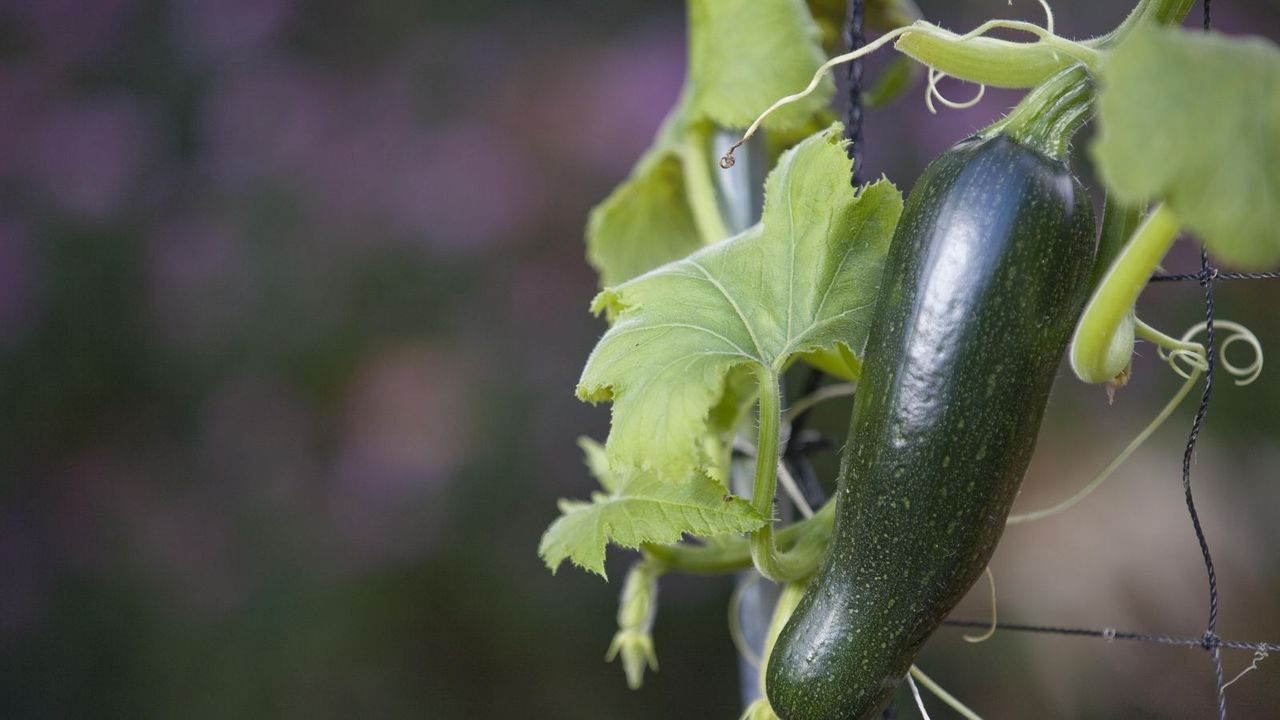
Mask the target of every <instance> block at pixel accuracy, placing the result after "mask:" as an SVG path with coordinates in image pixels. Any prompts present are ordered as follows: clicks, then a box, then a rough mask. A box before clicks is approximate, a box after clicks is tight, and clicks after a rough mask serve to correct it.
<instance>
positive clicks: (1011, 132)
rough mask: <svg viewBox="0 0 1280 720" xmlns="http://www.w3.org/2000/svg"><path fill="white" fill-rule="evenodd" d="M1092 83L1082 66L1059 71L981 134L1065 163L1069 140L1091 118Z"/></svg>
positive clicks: (1087, 72)
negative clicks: (1005, 137) (1006, 138)
mask: <svg viewBox="0 0 1280 720" xmlns="http://www.w3.org/2000/svg"><path fill="white" fill-rule="evenodd" d="M1093 95H1094V88H1093V82H1092V80H1091V79H1090V77H1089V71H1088V69H1087V68H1086V67H1085V66H1084V65H1073V66H1072V67H1069V68H1066V69H1064V70H1060V71H1059V72H1058V73H1057V74H1055V75H1054V76H1053V77H1051V78H1049V79H1048V80H1046V81H1045V82H1044V83H1043V84H1041V85H1039V86H1038V87H1036V88H1035V89H1034V90H1032V91H1031V92H1029V93H1027V95H1026V97H1024V98H1023V99H1022V101H1021V102H1019V103H1018V105H1017V107H1015V108H1014V109H1013V110H1012V111H1010V113H1009V114H1008V115H1006V116H1005V117H1004V118H1002V119H1001V120H999V121H997V122H996V123H994V124H992V125H991V126H989V127H988V128H987V129H986V130H984V131H983V132H982V134H983V135H986V136H990V135H994V134H996V133H1005V134H1006V135H1008V136H1009V137H1011V138H1013V139H1014V140H1016V141H1018V142H1020V143H1022V144H1023V145H1028V146H1030V147H1033V148H1035V149H1037V150H1039V151H1040V152H1041V153H1043V154H1045V155H1047V156H1049V157H1051V158H1053V159H1055V160H1059V161H1065V160H1066V155H1067V151H1068V149H1069V148H1070V144H1071V138H1072V136H1074V135H1075V133H1076V130H1078V129H1080V126H1081V125H1083V124H1084V123H1085V121H1087V120H1088V119H1089V117H1090V116H1091V115H1092V114H1093Z"/></svg>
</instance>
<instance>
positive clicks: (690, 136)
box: [680, 123, 729, 245]
mask: <svg viewBox="0 0 1280 720" xmlns="http://www.w3.org/2000/svg"><path fill="white" fill-rule="evenodd" d="M711 133H712V127H711V125H710V124H708V123H699V124H697V125H695V126H694V127H691V128H689V132H688V133H687V134H686V137H685V140H684V142H683V143H681V145H680V161H681V165H682V166H683V167H684V184H685V194H686V196H687V197H688V200H689V208H690V210H691V211H692V212H693V223H694V225H696V226H697V228H698V234H699V235H701V236H702V244H703V245H710V244H711V243H716V242H720V241H721V240H723V239H725V238H726V237H728V236H729V231H728V230H727V229H725V224H724V218H723V217H721V216H720V207H719V206H718V205H717V204H716V191H715V186H714V185H713V184H712V181H711V165H710V162H709V160H708V148H709V147H710V146H711Z"/></svg>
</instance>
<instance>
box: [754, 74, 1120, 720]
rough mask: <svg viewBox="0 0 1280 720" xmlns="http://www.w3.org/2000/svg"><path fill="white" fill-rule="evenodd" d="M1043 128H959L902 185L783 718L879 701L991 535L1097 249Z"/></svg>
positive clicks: (946, 608) (985, 552) (775, 667)
mask: <svg viewBox="0 0 1280 720" xmlns="http://www.w3.org/2000/svg"><path fill="white" fill-rule="evenodd" d="M1077 99H1078V98H1077ZM1077 109H1079V108H1077ZM1011 117H1012V116H1011ZM1073 122H1074V124H1073V125H1072V126H1071V127H1070V130H1074V127H1076V126H1078V124H1079V118H1074V119H1073ZM1042 129H1043V126H1042ZM1053 131H1054V132H1063V128H1061V127H1059V128H1058V129H1056V130H1053ZM1053 139H1054V140H1055V142H1053V143H1050V144H1049V145H1043V144H1036V143H1030V144H1026V143H1023V142H1019V141H1017V140H1014V139H1011V137H1010V134H1007V133H1006V132H1005V131H1003V130H1001V131H997V132H994V133H992V134H989V135H983V136H978V137H975V138H972V139H970V140H967V141H964V142H961V143H960V144H958V145H956V146H955V147H953V148H952V149H951V150H949V151H947V152H946V153H944V154H943V155H942V156H941V157H939V158H938V159H936V160H935V161H934V162H933V163H932V164H931V165H929V167H928V168H927V169H926V170H925V172H924V174H923V175H922V177H921V178H920V180H919V181H918V182H917V184H916V186H915V188H914V189H913V190H912V192H911V195H910V197H909V198H908V199H907V203H906V206H905V208H904V210H903V213H902V219H901V220H900V223H899V225H898V228H897V231H896V232H895V234H894V238H893V243H892V245H891V247H890V250H889V255H888V257H887V259H886V264H885V269H884V275H883V277H882V280H881V290H880V294H879V297H878V300H877V304H876V309H875V314H874V316H873V319H872V329H871V334H870V337H869V339H868V342H867V347H866V351H865V355H864V365H863V371H862V378H861V380H860V383H859V388H858V395H857V398H856V400H855V403H854V411H853V421H852V426H851V428H850V435H849V442H848V445H847V446H846V449H845V455H844V457H843V461H842V466H841V471H840V478H839V489H838V493H837V497H836V501H837V502H838V503H839V504H838V507H837V510H836V513H837V515H836V525H835V529H834V533H833V537H832V541H831V546H830V549H829V551H828V554H827V556H826V558H825V560H824V562H823V564H822V566H821V567H820V568H819V570H818V572H817V573H816V574H815V576H814V577H813V579H812V580H811V582H810V584H809V588H808V590H807V591H806V593H805V596H804V599H803V600H802V601H801V603H800V605H799V607H798V608H797V609H796V611H795V613H794V615H793V616H792V617H791V619H790V621H789V622H788V623H787V625H786V627H785V628H784V630H783V631H782V634H781V636H780V637H779V639H778V642H777V645H776V646H775V647H774V650H773V655H772V657H771V658H770V661H769V666H768V670H767V675H766V685H767V691H768V695H769V701H770V703H771V704H772V706H773V708H774V710H775V711H776V712H777V714H778V715H779V716H780V717H782V718H783V719H784V720H828V719H830V720H846V719H852V718H858V719H861V718H871V717H873V716H875V715H876V713H877V712H878V711H879V710H880V709H881V708H882V707H883V706H884V705H885V704H886V703H888V701H889V699H890V698H891V697H892V696H893V694H894V692H895V689H896V688H897V687H898V685H899V683H900V682H901V681H902V679H903V677H904V676H905V675H906V673H907V671H908V670H909V669H910V666H911V663H912V660H913V658H914V657H915V655H916V653H917V651H918V650H919V649H920V647H921V646H922V645H923V644H924V642H925V640H926V639H927V638H928V637H929V635H930V634H931V633H932V632H933V631H934V630H935V629H936V628H937V626H938V625H939V623H940V622H941V621H942V620H943V619H944V618H945V617H946V616H947V614H948V613H949V612H950V611H951V609H952V608H953V607H954V606H955V604H956V603H957V602H959V600H960V598H961V597H963V596H964V594H965V593H966V592H967V591H968V590H969V588H970V587H971V586H972V585H973V583H974V582H975V581H976V580H977V579H978V578H979V577H980V576H981V574H982V572H983V569H984V568H985V567H986V565H987V562H988V560H989V559H990V557H991V554H992V552H993V551H994V550H995V546H996V542H997V541H998V540H999V538H1000V535H1001V532H1002V531H1003V530H1004V526H1005V519H1006V517H1007V516H1008V513H1009V508H1010V505H1011V504H1012V502H1013V498H1014V495H1015V494H1016V492H1017V489H1018V485H1019V483H1020V482H1021V481H1022V476H1023V474H1024V473H1025V471H1026V468H1027V463H1028V461H1029V460H1030V458H1031V452H1032V448H1033V446H1034V444H1035V440H1036V433H1037V431H1038V429H1039V427H1040V419H1041V416H1042V414H1043V413H1044V408H1045V404H1046V402H1047V401H1048V398H1049V389H1050V386H1051V385H1052V383H1053V378H1054V375H1055V372H1056V369H1057V368H1058V364H1059V361H1060V360H1061V358H1062V355H1063V351H1064V350H1065V348H1066V345H1067V341H1068V339H1069V338H1070V336H1071V333H1072V330H1073V328H1074V326H1075V322H1076V320H1077V318H1078V317H1079V314H1080V311H1081V307H1082V305H1083V303H1084V300H1085V292H1086V290H1087V286H1088V279H1089V271H1090V267H1091V264H1092V259H1093V253H1094V237H1095V227H1094V219H1093V211H1092V209H1091V206H1090V204H1089V199H1088V196H1087V195H1086V194H1085V191H1084V189H1083V187H1082V186H1081V185H1080V183H1079V182H1078V181H1077V180H1076V179H1075V178H1073V177H1072V176H1071V174H1070V172H1069V170H1068V168H1067V166H1066V164H1065V163H1064V162H1063V161H1062V160H1061V159H1058V158H1059V157H1061V155H1063V154H1065V147H1066V146H1065V142H1057V140H1061V138H1053ZM1046 150H1049V152H1046ZM1055 150H1056V152H1053V151H1055ZM1054 155H1057V156H1058V157H1053V156H1054Z"/></svg>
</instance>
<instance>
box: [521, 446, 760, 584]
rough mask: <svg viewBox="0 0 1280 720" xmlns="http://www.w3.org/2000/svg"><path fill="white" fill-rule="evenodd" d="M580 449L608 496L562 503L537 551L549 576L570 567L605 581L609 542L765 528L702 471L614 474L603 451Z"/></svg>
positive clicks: (753, 513)
mask: <svg viewBox="0 0 1280 720" xmlns="http://www.w3.org/2000/svg"><path fill="white" fill-rule="evenodd" d="M580 444H581V445H582V449H583V450H584V451H585V452H586V453H587V465H588V467H589V468H590V469H591V471H592V473H593V474H595V475H596V478H597V479H599V481H600V484H601V486H603V487H604V488H605V490H606V492H597V493H595V494H593V495H592V497H591V502H581V501H574V500H561V501H560V512H561V513H562V515H561V516H560V517H559V518H558V519H556V521H555V522H553V523H552V524H551V527H549V528H547V531H546V533H544V534H543V536H542V542H541V543H540V544H539V545H538V554H539V555H541V556H542V559H543V561H545V562H546V563H547V567H549V568H551V571H552V572H555V571H556V569H557V568H558V567H560V564H561V563H562V562H564V561H565V560H569V561H570V562H572V563H573V564H575V565H577V566H579V567H581V568H583V569H586V570H589V571H591V572H594V573H596V574H598V575H600V576H602V577H603V576H605V570H604V549H605V545H606V544H608V543H609V542H613V543H615V544H617V545H621V546H622V547H629V548H638V547H640V546H641V545H643V544H644V543H661V544H667V543H674V542H678V541H679V540H680V538H681V537H683V536H684V535H686V534H689V535H696V536H698V537H712V536H716V535H724V534H729V533H744V532H751V531H752V530H755V529H757V528H759V527H761V526H763V525H764V523H765V519H764V518H763V517H761V515H760V514H759V513H758V512H756V510H755V508H753V507H752V506H751V503H749V502H747V501H746V500H743V499H742V498H739V497H734V496H732V495H729V494H728V491H727V490H726V489H725V487H724V485H722V484H721V483H719V482H717V481H715V480H714V479H712V478H711V477H709V476H707V475H705V474H703V473H701V472H698V471H694V472H691V473H689V474H688V475H686V476H683V477H680V478H675V479H672V478H660V477H658V475H657V474H655V473H654V472H652V471H647V470H644V471H623V472H615V471H612V470H610V469H609V467H608V466H607V464H605V460H604V458H603V452H602V450H601V448H600V446H599V444H597V443H594V442H592V441H590V440H586V439H584V440H582V441H581V442H580Z"/></svg>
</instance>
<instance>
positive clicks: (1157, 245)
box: [1071, 205, 1181, 383]
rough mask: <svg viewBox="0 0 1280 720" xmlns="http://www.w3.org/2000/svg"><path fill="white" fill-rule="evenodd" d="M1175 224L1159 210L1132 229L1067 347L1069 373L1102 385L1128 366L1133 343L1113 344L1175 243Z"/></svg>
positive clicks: (1165, 209) (1169, 213)
mask: <svg viewBox="0 0 1280 720" xmlns="http://www.w3.org/2000/svg"><path fill="white" fill-rule="evenodd" d="M1180 227H1181V222H1180V221H1179V220H1178V217H1177V215H1175V214H1174V212H1173V211H1172V210H1170V209H1169V208H1168V207H1167V206H1165V205H1161V206H1160V207H1158V208H1157V209H1156V210H1155V211H1154V212H1152V213H1151V215H1149V216H1148V217H1147V219H1146V221H1144V222H1143V223H1142V225H1141V226H1140V227H1139V228H1138V230H1137V232H1136V233H1135V234H1134V236H1133V239H1132V240H1131V241H1130V242H1129V244H1128V246H1126V247H1125V249H1124V250H1123V251H1122V252H1121V253H1120V256H1119V257H1117V258H1116V260H1115V262H1114V263H1112V264H1111V268H1110V269H1109V270H1107V273H1106V275H1104V276H1103V278H1102V282H1101V283H1100V284H1099V285H1098V288H1097V289H1096V290H1094V292H1093V297H1091V298H1090V299H1089V302H1088V304H1087V305H1085V308H1084V314H1083V315H1081V317H1080V324H1079V325H1077V326H1076V332H1075V337H1074V338H1072V341H1071V369H1072V370H1074V371H1075V373H1076V376H1077V377H1079V378H1080V379H1081V380H1083V381H1085V382H1088V383H1103V382H1108V381H1110V380H1111V379H1112V378H1114V377H1115V376H1116V375H1118V374H1120V373H1121V372H1122V371H1123V370H1124V369H1125V368H1126V367H1128V365H1129V358H1130V356H1131V355H1132V354H1133V341H1132V337H1131V336H1130V337H1129V339H1128V340H1127V342H1117V339H1118V338H1119V339H1120V340H1124V338H1123V337H1121V331H1122V329H1123V325H1124V323H1125V322H1126V320H1128V321H1129V322H1132V315H1133V305H1134V303H1135V302H1137V300H1138V295H1140V294H1141V293H1142V289H1143V288H1144V287H1146V285H1147V279H1148V278H1150V277H1151V273H1152V272H1153V271H1154V270H1155V269H1156V266H1157V265H1159V264H1160V260H1161V259H1162V258H1164V256H1165V253H1167V252H1168V251H1169V247H1170V246H1171V245H1173V241H1174V240H1175V239H1177V237H1178V229H1179V228H1180Z"/></svg>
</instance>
